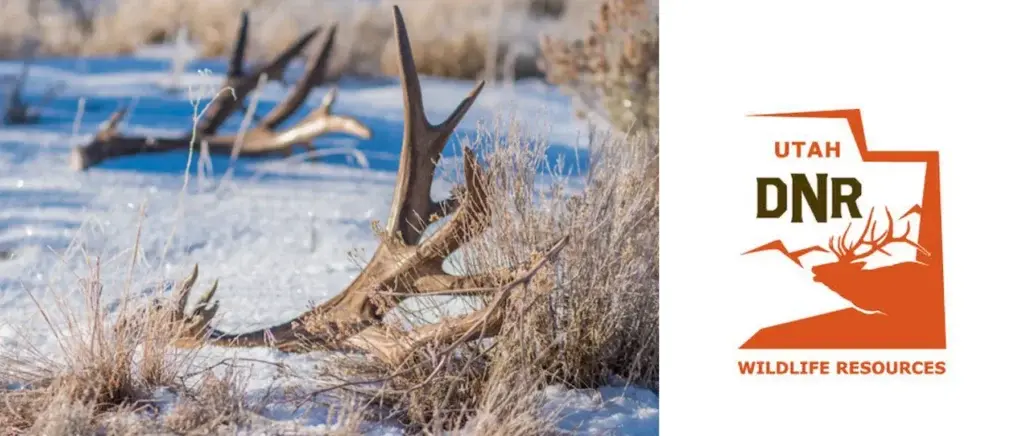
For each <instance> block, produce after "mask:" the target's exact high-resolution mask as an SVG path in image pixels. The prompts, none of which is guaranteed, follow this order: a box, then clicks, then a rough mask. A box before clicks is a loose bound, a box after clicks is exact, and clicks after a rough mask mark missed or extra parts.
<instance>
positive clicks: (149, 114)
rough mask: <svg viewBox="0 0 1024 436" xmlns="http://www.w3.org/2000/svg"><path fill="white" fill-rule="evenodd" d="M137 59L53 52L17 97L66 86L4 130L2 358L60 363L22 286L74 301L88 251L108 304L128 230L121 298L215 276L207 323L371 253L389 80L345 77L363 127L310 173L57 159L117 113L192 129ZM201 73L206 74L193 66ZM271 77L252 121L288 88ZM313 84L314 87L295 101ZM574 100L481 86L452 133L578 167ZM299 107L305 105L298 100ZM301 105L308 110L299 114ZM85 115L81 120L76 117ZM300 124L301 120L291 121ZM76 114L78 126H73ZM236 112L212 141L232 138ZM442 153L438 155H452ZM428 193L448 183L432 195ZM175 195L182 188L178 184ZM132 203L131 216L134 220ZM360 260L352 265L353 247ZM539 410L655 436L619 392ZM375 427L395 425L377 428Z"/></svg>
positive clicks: (212, 67)
mask: <svg viewBox="0 0 1024 436" xmlns="http://www.w3.org/2000/svg"><path fill="white" fill-rule="evenodd" d="M154 53H155V52H153V53H150V54H149V55H148V56H146V57H134V58H102V59H99V58H95V59H52V60H39V61H37V62H35V64H34V66H33V68H32V70H31V78H30V80H29V82H28V84H27V88H26V97H27V100H28V101H29V102H30V103H32V102H34V101H36V100H38V98H39V96H40V95H41V94H42V93H43V92H45V90H46V89H47V88H48V87H50V86H52V85H54V84H56V83H62V84H63V85H64V88H63V91H62V92H61V93H60V94H59V97H58V98H57V99H56V100H54V101H52V102H51V103H49V104H48V105H46V106H45V107H43V108H41V109H42V121H41V122H40V123H39V124H36V125H31V126H2V127H0V251H11V252H13V254H14V255H13V258H11V259H9V260H5V261H0V347H19V346H25V344H23V343H22V342H23V341H30V342H32V343H34V344H35V345H36V346H40V347H42V348H43V349H50V350H53V352H56V349H55V348H56V344H55V342H54V339H53V335H52V334H51V333H50V331H49V330H48V329H47V328H46V327H45V324H44V323H43V320H42V319H41V317H40V316H39V313H38V310H37V309H36V307H35V305H34V304H33V301H32V298H30V297H29V294H28V292H29V291H31V292H32V294H33V295H34V296H36V297H37V298H39V299H40V300H41V301H42V303H43V304H47V302H48V301H52V299H53V298H65V299H70V300H72V301H73V300H74V298H76V297H75V296H74V295H71V294H69V293H71V292H73V290H74V289H76V287H77V285H76V284H77V281H78V278H77V277H81V276H83V275H85V274H86V273H87V271H86V268H85V266H84V264H85V262H83V261H82V259H83V258H84V256H91V257H96V256H98V257H99V259H100V260H101V262H102V265H103V266H102V274H103V280H104V283H108V284H109V287H108V290H107V295H106V299H107V301H105V303H108V304H111V307H110V309H111V310H113V309H114V307H113V304H114V302H115V300H116V298H117V297H118V294H120V292H121V289H122V288H123V286H119V284H123V283H125V282H126V281H127V278H128V277H127V276H128V271H129V265H130V264H131V257H132V250H131V248H132V247H133V246H134V245H135V240H136V235H137V233H138V232H137V230H138V229H139V226H140V222H141V226H142V231H141V233H139V235H140V236H139V258H138V266H137V267H136V270H135V272H134V275H133V282H134V283H135V285H134V286H133V289H134V291H133V294H134V295H136V296H144V295H147V294H150V293H152V292H155V291H157V289H156V284H157V283H160V282H161V281H162V280H165V279H178V278H180V277H183V276H184V275H185V273H186V272H187V270H188V269H189V268H190V267H191V265H193V264H194V263H198V264H199V265H200V285H201V286H206V285H209V284H210V283H211V282H212V281H213V280H214V279H219V280H220V284H221V286H220V290H219V291H218V298H219V299H220V301H221V309H220V312H219V313H220V315H219V317H218V320H217V321H216V323H217V326H218V327H220V328H222V329H224V330H228V331H233V330H241V329H252V328H258V327H263V326H268V325H271V324H274V323H278V322H280V321H284V320H287V319H289V318H291V317H294V316H295V315H298V314H299V313H301V312H303V311H304V310H305V309H307V308H308V307H309V306H310V304H311V303H317V302H321V301H323V300H325V299H327V298H329V297H331V296H332V295H333V294H335V293H336V292H338V291H340V290H341V289H343V288H344V287H345V286H346V285H347V284H348V283H349V281H351V280H352V279H353V278H354V276H355V274H356V273H357V272H358V267H357V266H356V263H355V262H354V261H353V260H352V253H356V257H357V258H361V259H366V258H368V255H369V254H372V252H373V249H374V248H375V240H374V239H373V237H372V234H371V228H370V223H371V221H373V220H379V219H383V218H384V217H385V215H386V213H387V209H388V207H389V205H390V200H391V198H390V197H391V193H392V189H393V180H394V175H395V170H396V168H397V156H398V151H399V149H400V143H401V127H402V117H401V107H402V99H401V89H400V87H399V86H398V84H397V82H395V81H392V80H388V79H374V80H372V81H371V80H369V79H362V80H355V79H353V80H343V81H342V82H341V84H340V94H339V98H338V99H337V101H336V103H335V106H334V110H335V112H337V113H345V114H350V115H354V116H356V117H358V118H359V119H361V120H363V122H365V123H367V124H368V125H369V126H370V127H371V128H372V129H373V130H374V134H375V136H374V139H372V140H368V141H361V140H358V139H355V138H351V137H345V136H341V135H335V136H330V137H323V138H321V139H320V140H319V141H317V145H318V146H320V147H322V148H329V149H331V153H330V154H331V155H330V156H328V157H325V158H322V159H321V160H320V161H319V162H316V163H310V162H302V161H299V160H298V159H290V160H280V159H261V160H257V159H251V160H250V159H242V160H240V161H239V162H238V163H237V166H236V168H235V169H234V172H233V175H232V177H231V179H230V180H226V179H225V177H224V176H225V171H226V169H227V167H228V159H226V158H220V157H214V158H213V159H212V160H211V161H209V162H203V161H201V160H199V159H198V158H196V159H194V160H193V162H192V164H191V168H192V170H191V173H190V174H189V177H188V182H187V183H188V185H187V187H185V183H186V177H185V172H184V169H185V167H186V164H187V163H188V162H187V160H188V154H187V152H184V151H182V152H175V153H166V154H152V155H145V156H133V157H127V158H121V159H116V160H110V161H107V162H105V163H103V164H101V165H100V166H98V167H96V168H93V169H90V170H89V171H86V172H74V171H72V170H70V169H69V167H68V156H69V152H70V149H71V147H72V146H73V145H75V144H80V143H82V142H84V141H88V139H89V135H91V134H92V133H93V132H95V131H96V128H97V125H98V124H99V123H100V122H102V121H103V120H104V119H105V118H106V117H108V116H109V115H110V113H111V112H113V111H114V110H115V109H117V108H118V107H122V106H126V107H129V108H130V112H129V115H128V118H127V119H126V122H125V123H124V124H123V126H122V131H123V132H125V133H132V132H137V133H141V132H147V133H155V134H163V135H175V134H179V133H181V132H184V131H186V130H188V129H190V128H191V116H192V111H193V107H192V104H191V103H190V102H189V95H188V94H189V93H188V92H187V91H181V90H179V91H175V90H171V89H169V87H168V86H167V85H168V74H167V69H168V65H169V62H168V61H166V60H163V59H158V58H153V57H152V56H154ZM205 69H208V70H209V72H205V73H198V72H196V71H199V70H205ZM20 70H21V64H20V63H18V62H0V75H16V74H18V73H19V72H20ZM223 70H224V67H223V61H202V62H194V63H192V64H190V65H189V67H188V69H187V71H191V72H192V73H187V74H186V75H184V76H183V77H182V79H181V80H182V81H181V84H183V85H185V86H186V87H189V86H190V87H192V88H193V89H196V90H198V89H199V88H201V87H216V86H218V85H219V84H220V83H221V80H222V77H221V76H220V74H221V73H222V72H223ZM471 86H472V83H469V82H458V81H445V80H435V79H424V100H425V102H426V105H427V110H428V116H430V117H431V119H433V120H435V121H436V120H440V119H442V118H443V117H445V116H446V115H447V114H448V113H449V112H450V111H451V110H452V109H453V108H454V107H455V106H456V105H457V103H458V101H459V100H461V99H462V98H463V96H465V94H466V93H467V92H468V91H469V89H470V88H471ZM285 91H286V90H285V89H284V88H283V87H282V86H281V85H279V84H270V85H268V86H267V88H266V89H265V90H264V92H263V93H262V95H261V99H260V101H261V102H260V104H259V111H260V112H262V113H266V111H267V110H269V108H270V107H271V106H272V104H273V103H274V102H276V101H277V100H278V99H279V98H281V97H282V96H283V95H284V92H285ZM325 91H326V90H324V89H318V90H315V91H314V93H313V95H311V96H310V98H309V99H308V100H307V104H308V105H315V104H318V103H319V101H320V97H321V96H322V95H323V93H324V92H325ZM569 106H570V105H569V101H568V99H567V98H565V97H564V96H563V95H562V94H560V93H559V92H558V91H557V90H555V89H554V88H552V87H550V86H547V85H545V84H543V83H540V82H523V83H518V84H515V85H512V86H506V85H505V84H490V85H489V86H488V87H487V88H486V90H485V91H484V92H483V94H482V95H481V96H480V98H479V100H478V101H477V103H476V104H475V105H474V107H473V109H472V110H471V111H470V113H469V115H468V116H467V117H466V119H465V120H464V121H463V123H462V126H461V130H460V131H459V133H458V135H459V136H463V137H471V136H472V134H473V133H474V131H475V130H476V128H477V126H478V123H483V124H484V125H485V126H486V125H490V124H491V123H492V122H493V120H495V119H496V117H505V118H507V117H509V116H511V115H514V116H515V117H516V118H518V119H519V120H520V121H521V122H523V123H526V124H527V125H529V126H530V130H532V131H534V132H535V133H543V134H545V135H546V136H548V138H549V140H550V142H551V143H552V144H553V147H552V148H551V154H552V158H555V157H556V156H557V155H558V154H564V155H566V156H567V157H569V158H570V160H571V161H578V157H579V155H585V154H586V144H585V143H583V142H582V141H583V139H585V138H586V134H585V127H586V126H585V125H584V124H583V123H582V122H580V121H578V120H576V119H575V118H574V117H573V114H572V111H571V109H570V107H569ZM310 107H311V106H310ZM308 109H309V107H307V108H305V109H304V110H308ZM79 115H80V117H79ZM301 115H302V114H298V115H297V116H296V117H295V118H294V119H295V120H297V119H298V118H299V117H300V116H301ZM78 118H80V119H78ZM240 121H241V117H240V116H238V115H236V117H235V118H233V119H232V120H231V121H229V123H228V124H227V125H226V126H225V127H224V129H223V130H222V131H233V130H235V129H237V128H238V126H239V124H240ZM452 150H454V147H451V146H450V147H449V149H448V150H446V152H445V153H446V155H448V156H454V155H453V151H452ZM438 185H439V186H438V187H437V189H438V193H437V195H441V194H442V193H443V192H445V191H447V189H448V188H449V187H450V186H445V184H438ZM183 187H184V188H183ZM143 209H144V211H145V212H144V215H145V216H144V219H143V216H142V211H143ZM360 251H361V252H362V254H359V253H360ZM210 353H212V354H213V355H212V356H210V357H211V358H217V359H220V358H223V357H225V355H238V356H240V357H249V358H255V359H261V360H265V361H273V362H282V363H285V364H287V365H289V366H291V367H294V368H297V369H298V370H300V371H302V370H309V369H311V367H312V363H313V362H314V360H315V359H316V358H317V356H316V355H306V356H294V355H287V354H283V353H278V352H273V351H269V350H262V349H257V350H230V351H228V350H211V351H210ZM252 371H253V372H252V375H251V377H250V378H251V383H250V384H249V389H250V390H251V394H252V395H262V394H263V393H264V392H266V390H267V389H271V388H272V387H273V386H277V379H276V378H275V374H276V369H275V368H274V367H268V365H262V364H253V365H252ZM546 394H547V396H548V398H549V399H550V400H551V407H555V408H558V407H562V408H564V409H563V413H564V414H565V419H564V421H563V423H562V426H563V427H564V428H566V429H572V430H575V431H580V432H583V433H602V434H607V433H609V432H610V433H612V434H656V433H657V423H658V397H657V396H656V395H655V394H653V393H651V392H649V391H645V390H639V389H635V388H632V387H607V388H603V389H600V390H596V391H566V390H563V389H559V388H556V387H552V388H551V389H549V391H548V392H546ZM306 412H311V413H296V412H294V411H292V410H291V409H290V408H283V407H282V408H273V407H272V408H270V409H269V411H268V412H267V416H268V418H271V419H275V420H280V421H293V422H296V423H299V424H301V425H304V426H314V427H315V426H319V425H322V424H323V420H324V419H325V418H324V416H325V414H324V413H318V412H316V411H306ZM380 430H381V432H383V433H388V432H397V431H398V429H394V428H391V429H389V428H388V427H387V426H386V425H384V426H382V427H381V429H380Z"/></svg>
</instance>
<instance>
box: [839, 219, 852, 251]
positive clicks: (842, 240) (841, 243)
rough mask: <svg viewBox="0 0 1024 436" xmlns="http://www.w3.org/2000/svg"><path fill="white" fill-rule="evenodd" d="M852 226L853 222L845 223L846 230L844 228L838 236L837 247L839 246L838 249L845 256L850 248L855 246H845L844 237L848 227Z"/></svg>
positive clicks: (848, 232)
mask: <svg viewBox="0 0 1024 436" xmlns="http://www.w3.org/2000/svg"><path fill="white" fill-rule="evenodd" d="M852 226H853V223H848V224H846V230H844V231H843V234H842V235H841V236H839V247H840V249H841V251H842V254H843V256H846V255H847V254H848V253H849V252H850V250H852V249H855V248H856V246H855V245H851V246H849V247H848V246H846V237H847V236H848V235H849V234H850V228H851V227H852Z"/></svg>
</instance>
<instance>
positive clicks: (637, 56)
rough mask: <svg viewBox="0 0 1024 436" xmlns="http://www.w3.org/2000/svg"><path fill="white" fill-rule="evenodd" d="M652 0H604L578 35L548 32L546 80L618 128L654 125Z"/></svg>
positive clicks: (655, 17)
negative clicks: (557, 35) (569, 36)
mask: <svg viewBox="0 0 1024 436" xmlns="http://www.w3.org/2000/svg"><path fill="white" fill-rule="evenodd" d="M651 3H652V2H651V1H650V0H605V1H604V2H602V3H601V8H600V12H599V14H598V17H597V19H595V20H594V21H593V22H592V23H591V25H590V31H589V32H588V33H587V34H586V35H585V36H583V37H582V38H579V39H573V40H567V39H559V38H552V37H550V36H547V37H545V38H544V39H543V43H542V53H543V58H542V63H541V65H542V67H543V70H544V71H545V73H546V75H547V79H548V80H549V81H550V82H551V83H554V84H558V85H561V86H562V87H563V88H564V89H565V90H566V91H567V92H568V93H570V94H571V95H573V96H575V97H578V99H579V100H580V102H581V103H582V104H583V105H584V107H585V111H586V112H588V113H597V114H602V115H603V116H604V117H606V118H607V119H608V121H610V122H611V124H612V125H613V126H615V127H616V128H618V129H619V130H622V131H629V130H648V129H657V127H658V14H657V7H656V4H654V7H653V8H652V7H651V6H652V4H651Z"/></svg>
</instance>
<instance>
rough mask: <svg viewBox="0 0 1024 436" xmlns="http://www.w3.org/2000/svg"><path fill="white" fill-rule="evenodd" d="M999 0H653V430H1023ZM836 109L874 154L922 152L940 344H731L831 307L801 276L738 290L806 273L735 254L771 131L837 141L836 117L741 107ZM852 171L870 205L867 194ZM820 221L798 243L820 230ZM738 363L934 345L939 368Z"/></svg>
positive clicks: (1019, 98)
mask: <svg viewBox="0 0 1024 436" xmlns="http://www.w3.org/2000/svg"><path fill="white" fill-rule="evenodd" d="M1012 5H1013V3H1012V2H962V3H953V2H941V4H940V2H906V1H904V2H881V1H858V2H824V1H778V0H774V1H765V2H762V1H747V2H738V1H701V2H687V1H671V0H669V1H662V2H661V12H662V18H661V21H662V32H663V38H665V41H664V44H662V48H663V49H664V50H662V54H661V57H662V63H663V64H664V68H665V71H664V76H665V77H666V80H665V81H663V82H662V93H663V97H662V102H663V104H664V108H663V109H662V118H663V119H664V120H665V123H662V125H663V130H662V135H663V138H662V141H664V146H663V147H662V150H664V155H663V156H662V158H661V163H662V166H663V171H662V173H663V178H662V183H663V186H662V190H663V191H664V196H663V198H662V204H663V209H662V211H663V213H664V214H665V216H664V217H663V218H662V223H663V226H662V235H663V238H664V240H663V241H662V247H663V251H662V258H661V262H662V264H663V268H662V269H663V272H664V276H663V277H664V283H663V284H662V289H661V295H662V312H663V313H662V316H661V319H662V323H663V324H662V333H663V334H662V359H663V362H662V366H661V372H662V386H661V402H662V403H661V406H662V407H663V410H664V411H665V413H663V414H662V432H663V433H665V434H699V435H704V434H750V432H752V431H757V432H758V434H786V435H795V434H865V433H867V434H873V435H885V434H908V433H907V432H909V434H925V433H926V432H941V433H943V434H967V433H970V434H1024V418H1021V416H1022V413H1024V401H1022V400H1021V393H1022V391H1024V377H1022V373H1024V361H1022V360H1020V357H1021V354H1022V353H1021V352H1020V349H1021V347H1022V346H1024V340H1022V337H1021V336H1022V333H1024V305H1022V300H1024V298H1022V294H1024V285H1022V284H1021V281H1020V277H1021V274H1020V272H1019V271H1020V270H1021V269H1022V268H1021V267H1022V265H1024V264H1022V261H1024V256H1021V255H1020V254H1019V251H1017V250H1019V247H1021V246H1022V243H1024V236H1022V234H1024V229H1022V228H1021V226H1022V223H1024V219H1022V218H1024V216H1022V215H1021V208H1020V206H1019V203H1016V202H1018V201H1021V198H1022V195H1021V193H1020V189H1021V186H1022V185H1024V184H1022V183H1021V182H1020V181H1019V177H1020V176H1021V174H1022V173H1024V171H1022V169H1024V159H1022V157H1024V152H1022V151H1021V149H1024V138H1022V136H1021V132H1022V131H1024V65H1022V62H1021V60H1022V59H1024V25H1021V24H1020V23H1021V22H1022V21H1024V11H1018V10H1017V9H1018V8H1015V7H1013V6H1012ZM845 108H859V109H860V110H861V113H862V117H863V121H864V127H865V133H866V136H867V142H868V146H869V148H871V149H873V150H886V149H893V150H896V149H898V150H914V149H922V150H927V149H932V150H939V151H940V159H941V179H942V207H943V230H944V244H943V245H944V249H945V283H946V320H947V343H948V349H947V350H946V351H944V352H934V351H922V352H896V353H893V352H889V353H886V352H880V351H873V352H856V351H850V352H815V351H794V352H771V353H764V352H762V353H756V352H755V354H749V353H747V352H742V353H741V352H740V350H738V349H737V348H738V346H739V345H740V344H741V343H742V342H743V340H745V339H746V338H747V337H749V336H750V335H751V334H752V333H753V332H754V331H756V329H757V328H759V327H760V326H764V325H765V324H766V323H769V324H770V323H774V322H781V321H785V320H787V319H790V318H793V317H795V316H796V317H799V316H801V314H805V313H806V314H809V313H816V312H819V311H821V309H822V308H824V307H842V305H843V304H845V303H844V302H843V301H842V300H836V299H834V298H833V299H828V296H827V291H824V290H822V289H821V288H818V289H815V288H813V286H808V287H805V288H803V289H802V290H801V289H796V290H794V289H793V288H792V287H788V286H787V285H785V284H783V285H780V286H779V289H778V292H779V293H780V295H782V296H780V297H769V296H764V295H757V293H755V292H752V291H751V290H750V289H748V288H747V285H750V284H751V283H758V284H760V283H764V282H768V281H770V280H775V281H780V283H787V282H786V280H789V283H797V282H801V280H805V279H806V278H807V277H806V276H801V274H805V275H806V273H805V272H802V271H801V270H800V269H799V268H796V267H795V265H793V266H792V267H793V269H792V270H791V273H790V274H789V275H788V276H785V275H786V274H787V273H778V272H777V273H775V274H782V275H783V276H785V277H772V278H771V279H766V278H764V277H763V276H758V274H764V272H765V271H779V270H781V269H782V266H784V265H785V262H788V261H787V260H785V259H784V258H781V256H777V257H774V258H773V257H772V256H770V255H768V254H765V255H763V257H759V258H758V260H757V261H753V259H751V258H741V257H740V256H739V255H738V254H739V253H740V252H742V251H743V250H745V249H748V248H752V247H753V246H751V245H750V243H751V240H752V239H753V240H757V238H758V237H759V236H757V235H762V234H764V235H770V234H771V233H772V229H771V228H769V227H770V226H767V227H766V225H762V224H758V223H757V220H754V219H753V214H754V209H753V208H754V205H755V203H754V201H755V198H754V193H753V186H754V181H753V178H754V177H757V176H758V175H773V174H775V173H778V172H779V167H778V163H777V162H774V158H773V157H772V154H771V153H772V148H771V147H772V142H771V141H774V139H785V138H777V137H776V136H777V135H778V132H780V131H787V129H790V128H791V129H793V132H794V134H798V133H799V132H807V136H808V137H809V138H807V139H816V138H811V137H810V136H816V135H823V136H831V135H843V136H844V137H847V138H848V137H849V129H848V128H846V126H845V125H843V123H842V122H838V121H813V120H782V119H769V120H763V119H762V120H753V119H751V118H747V117H745V115H747V114H751V113H763V112H784V111H806V110H823V109H845ZM773 131H774V133H773ZM796 139H802V138H796ZM820 139H826V138H820ZM852 145H853V143H852V138H850V146H849V148H848V149H852V148H853V147H852ZM752 153H753V154H754V155H752ZM773 165H775V167H773ZM829 171H832V170H831V169H829ZM836 171H837V172H838V171H845V169H842V168H839V169H836ZM872 171H873V170H872ZM883 173H884V171H883ZM782 174H785V173H782ZM885 174H889V173H885ZM913 174H914V170H910V171H909V172H900V171H898V172H896V174H895V175H885V176H881V177H911V178H912V177H914V176H913ZM872 175H874V173H872ZM863 177H865V182H866V185H865V203H863V205H864V206H868V207H869V205H870V204H872V203H874V201H871V200H869V199H868V195H884V193H881V192H877V191H876V189H878V188H877V183H878V182H877V177H879V176H874V177H872V179H871V180H876V182H874V184H872V185H867V181H868V179H867V178H868V176H867V175H865V176H863ZM869 189H870V190H871V191H870V192H869V191H868V190H869ZM897 197H899V198H895V199H892V200H891V201H892V202H894V203H899V202H902V201H903V200H902V197H901V196H900V195H897ZM878 201H880V202H881V201H884V202H886V203H888V202H889V201H890V199H889V198H884V199H883V198H879V199H878ZM908 201H914V200H912V199H911V200H908ZM909 205H912V203H911V204H908V206H909ZM894 212H895V211H894ZM902 212H903V211H902V210H900V211H898V212H895V213H902ZM835 225H839V224H829V226H835ZM829 226H820V228H819V229H817V230H809V231H807V235H806V237H807V238H810V239H814V238H815V237H818V236H817V235H818V234H820V235H825V237H826V240H827V235H828V234H830V233H833V232H834V230H835V229H834V228H833V227H829ZM737 229H741V230H737ZM819 231H820V233H819ZM915 231H916V226H915ZM771 239H775V238H774V237H770V238H768V239H766V240H764V241H763V242H768V241H769V240H771ZM796 245H799V244H796ZM1015 251H1016V252H1015ZM773 283H774V281H773ZM760 288H761V292H768V291H767V290H765V286H764V285H760ZM785 292H789V293H790V295H788V296H786V295H783V294H784V293H785ZM800 292H803V293H804V294H800ZM812 294H813V295H824V296H823V297H821V300H814V301H808V300H807V299H806V298H804V297H805V296H807V295H812ZM801 302H802V303H801ZM801 304H802V306H800V305H801ZM808 312H809V313H808ZM748 356H749V357H750V358H768V359H787V360H788V359H795V360H799V359H838V358H851V357H852V358H858V359H883V360H885V359H937V358H941V359H944V360H946V361H947V362H948V364H947V368H948V373H947V374H946V375H945V376H942V377H920V376H918V377H892V376H863V377H851V376H841V377H840V376H832V377H785V378H773V377H764V376H762V377H741V376H740V375H739V374H738V373H737V370H736V360H737V359H740V358H744V357H748Z"/></svg>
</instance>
